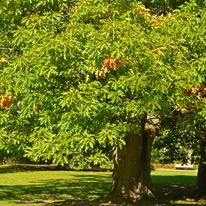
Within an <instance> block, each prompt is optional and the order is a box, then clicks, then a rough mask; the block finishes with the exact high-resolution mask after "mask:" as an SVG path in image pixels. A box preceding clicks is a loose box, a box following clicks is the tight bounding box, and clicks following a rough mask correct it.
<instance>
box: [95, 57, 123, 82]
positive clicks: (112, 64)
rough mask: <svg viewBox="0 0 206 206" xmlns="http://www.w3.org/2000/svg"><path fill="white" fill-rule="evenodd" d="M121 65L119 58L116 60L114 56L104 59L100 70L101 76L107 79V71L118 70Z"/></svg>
mask: <svg viewBox="0 0 206 206" xmlns="http://www.w3.org/2000/svg"><path fill="white" fill-rule="evenodd" d="M119 67H120V61H119V60H116V59H114V58H113V57H108V58H106V59H105V60H104V65H103V67H102V68H101V69H100V71H99V77H101V78H102V79H105V78H106V74H107V73H109V72H110V71H111V70H117V69H118V68H119ZM97 79H98V77H97Z"/></svg>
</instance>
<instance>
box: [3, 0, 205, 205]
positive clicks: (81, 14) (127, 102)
mask: <svg viewBox="0 0 206 206" xmlns="http://www.w3.org/2000/svg"><path fill="white" fill-rule="evenodd" d="M15 3H16V4H15V9H14V7H13V5H14V4H13V3H12V1H8V2H7V4H4V5H3V7H2V8H1V11H4V12H1V15H3V16H2V19H3V20H4V21H3V23H2V25H3V26H4V27H3V28H6V26H8V24H9V23H11V25H13V27H9V31H10V32H11V35H10V36H9V35H8V34H7V37H8V38H9V43H10V45H11V48H12V51H17V52H16V53H15V55H14V56H13V57H12V58H11V59H7V61H8V63H7V64H5V63H4V62H3V66H2V67H1V75H0V78H1V79H0V80H1V81H0V82H1V94H2V97H1V111H0V112H1V113H0V115H1V142H2V143H4V145H12V144H16V142H18V143H19V144H20V145H21V147H22V148H23V150H24V152H25V155H26V156H28V157H29V158H31V159H32V160H35V161H39V160H50V159H52V160H53V162H55V163H61V164H64V163H68V156H69V155H72V156H76V157H82V156H83V155H84V154H85V153H87V152H88V151H91V149H93V148H94V150H95V149H96V145H98V146H99V148H102V147H106V146H107V145H110V146H111V147H113V148H115V149H114V174H113V185H112V190H111V199H112V200H113V201H114V202H121V203H122V202H130V203H131V202H133V203H134V202H138V200H140V199H143V198H144V197H147V196H150V195H151V178H150V153H151V145H152V141H153V138H154V136H155V134H156V129H157V128H158V124H159V120H157V118H159V117H160V116H161V115H166V114H170V113H171V107H173V106H174V107H175V105H178V104H180V103H184V107H185V105H187V104H189V103H188V102H190V99H188V98H187V96H186V95H185V91H186V90H187V89H188V88H190V87H191V85H199V84H200V83H202V82H203V79H202V78H200V77H202V73H201V72H204V55H203V56H200V55H198V54H196V53H195V51H196V50H197V47H198V46H199V45H197V44H196V43H195V44H194V42H195V39H196V38H197V39H198V40H199V41H200V42H204V38H205V37H204V36H203V32H200V33H199V31H202V30H203V29H204V26H203V25H204V24H203V23H204V21H203V20H202V18H201V17H203V16H204V13H203V10H202V8H200V7H199V6H198V4H196V3H195V2H192V3H191V4H187V5H185V6H184V7H182V8H181V9H180V10H178V11H176V12H175V13H174V14H171V13H168V14H167V15H166V16H159V17H157V16H154V15H152V14H151V13H150V11H149V10H148V9H146V8H145V7H144V5H142V4H141V3H138V2H134V1H132V0H126V1H120V0H114V1H112V2H111V1H102V0H97V1H90V0H89V1H83V0H82V1H81V0H79V1H76V2H68V1H63V0H62V1H50V0H47V1H20V0H18V1H16V2H15ZM17 8H20V9H17ZM18 11H19V12H18ZM9 15H10V17H9V18H8V21H9V23H8V22H7V21H6V20H7V18H6V17H7V16H9ZM182 28H184V29H182ZM3 32H7V29H4V30H3ZM196 42H197V41H196ZM2 145H3V144H2ZM96 154H98V155H96ZM96 154H95V155H93V156H91V157H92V158H91V159H92V161H94V159H96V161H98V160H100V159H101V158H102V157H103V158H104V152H103V151H102V150H100V149H99V150H98V153H96Z"/></svg>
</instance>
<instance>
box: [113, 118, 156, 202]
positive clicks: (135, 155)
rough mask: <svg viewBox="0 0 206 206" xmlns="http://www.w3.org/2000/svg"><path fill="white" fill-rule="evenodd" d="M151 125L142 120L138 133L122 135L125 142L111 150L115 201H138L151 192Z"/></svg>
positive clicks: (150, 194) (152, 135) (152, 127)
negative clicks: (112, 154)
mask: <svg viewBox="0 0 206 206" xmlns="http://www.w3.org/2000/svg"><path fill="white" fill-rule="evenodd" d="M154 132H155V129H154V126H151V125H149V124H147V123H146V119H143V120H142V129H141V131H139V133H138V134H135V133H130V134H128V135H127V136H126V137H125V142H126V144H125V145H124V146H123V147H122V148H121V149H116V151H115V154H114V172H113V185H112V190H111V193H110V195H111V196H110V197H111V200H112V201H113V202H115V203H122V204H123V203H126V204H133V205H134V204H135V203H136V204H138V202H139V201H140V200H142V199H145V198H147V197H151V196H153V194H152V192H151V176H150V156H151V147H152V142H153V139H154Z"/></svg>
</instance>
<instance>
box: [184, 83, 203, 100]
mask: <svg viewBox="0 0 206 206" xmlns="http://www.w3.org/2000/svg"><path fill="white" fill-rule="evenodd" d="M187 95H198V96H200V97H204V96H205V95H206V86H205V85H203V84H202V85H200V86H199V87H194V86H192V87H190V88H189V89H188V90H187Z"/></svg>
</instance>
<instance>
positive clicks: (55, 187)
mask: <svg viewBox="0 0 206 206" xmlns="http://www.w3.org/2000/svg"><path fill="white" fill-rule="evenodd" d="M72 176H73V177H72V179H68V180H65V179H54V180H52V179H50V180H43V181H38V182H29V185H11V186H10V185H5V186H4V185H3V186H0V202H1V201H7V202H15V203H16V204H28V205H32V204H39V205H55V206H56V205H61V206H63V205H82V206H83V205H92V204H93V203H92V200H94V199H96V198H98V197H99V196H103V195H105V194H106V193H108V191H109V189H110V186H111V178H110V177H109V176H108V175H101V174H96V175H89V176H85V175H72Z"/></svg>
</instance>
